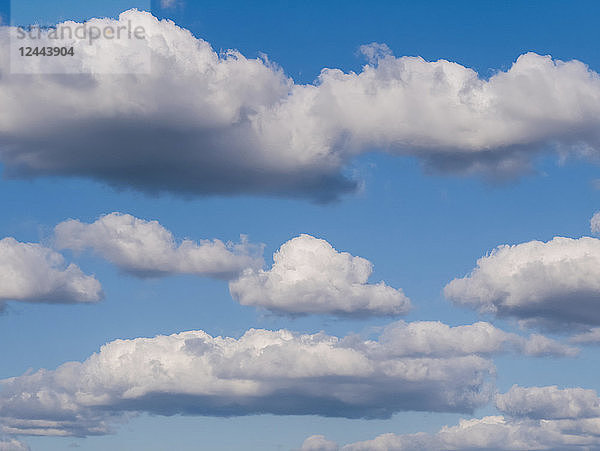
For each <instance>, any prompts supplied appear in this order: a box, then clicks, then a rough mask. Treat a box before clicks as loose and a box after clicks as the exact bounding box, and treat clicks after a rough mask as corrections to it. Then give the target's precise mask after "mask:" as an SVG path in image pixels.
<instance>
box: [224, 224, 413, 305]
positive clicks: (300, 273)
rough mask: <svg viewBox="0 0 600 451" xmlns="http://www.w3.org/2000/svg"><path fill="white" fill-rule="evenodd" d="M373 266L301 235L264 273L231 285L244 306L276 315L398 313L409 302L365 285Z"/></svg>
mask: <svg viewBox="0 0 600 451" xmlns="http://www.w3.org/2000/svg"><path fill="white" fill-rule="evenodd" d="M372 271H373V265H372V264H371V263H370V262H369V261H368V260H366V259H364V258H362V257H355V256H352V255H350V254H349V253H347V252H338V251H336V250H335V249H334V248H333V247H332V246H331V244H329V243H328V242H327V241H325V240H322V239H318V238H315V237H312V236H310V235H300V236H299V237H296V238H293V239H291V240H289V241H288V242H286V243H284V244H283V245H282V246H281V248H280V249H279V250H278V251H277V252H276V253H275V254H274V255H273V266H272V268H271V269H269V270H267V271H265V270H262V269H251V268H249V269H247V270H246V271H244V273H243V274H242V275H241V277H240V278H239V279H237V280H232V281H231V282H230V283H229V289H230V291H231V294H232V296H233V297H234V298H235V299H237V300H238V301H239V302H240V303H241V304H243V305H253V306H257V307H263V308H267V309H270V310H272V311H275V312H279V313H290V314H309V313H330V314H339V315H357V316H361V315H362V316H366V315H399V314H403V313H407V312H408V310H409V308H410V300H409V299H408V298H407V297H406V296H405V295H404V293H403V292H402V290H400V289H395V288H392V287H390V286H388V285H386V284H385V283H384V282H379V283H377V284H369V283H367V280H368V278H369V276H370V275H371V273H372Z"/></svg>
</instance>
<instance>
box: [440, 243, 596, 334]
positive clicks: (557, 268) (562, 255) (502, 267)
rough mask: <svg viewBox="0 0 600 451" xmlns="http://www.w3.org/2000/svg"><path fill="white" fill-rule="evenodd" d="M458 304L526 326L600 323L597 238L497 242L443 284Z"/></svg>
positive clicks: (564, 325)
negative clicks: (458, 275) (460, 275)
mask: <svg viewBox="0 0 600 451" xmlns="http://www.w3.org/2000/svg"><path fill="white" fill-rule="evenodd" d="M444 294H445V295H446V297H447V298H449V299H451V300H452V301H453V302H455V303H456V304H459V305H463V306H468V307H472V308H476V309H477V310H479V311H480V312H490V313H494V314H497V315H499V316H513V317H517V318H520V319H522V320H525V321H524V323H525V324H526V325H527V324H529V325H544V326H547V327H566V326H568V325H579V326H581V327H588V326H589V325H597V324H600V240H598V239H595V238H591V237H582V238H579V239H571V238H561V237H556V238H554V239H553V240H551V241H548V242H540V241H530V242H527V243H522V244H518V245H514V246H507V245H504V246H500V247H498V248H496V249H495V250H494V251H492V252H491V253H490V254H489V255H486V256H485V257H482V258H480V259H479V260H478V261H477V267H476V268H475V269H474V270H473V271H472V272H471V273H470V274H469V275H468V276H466V277H464V278H462V279H454V280H453V281H451V282H450V283H449V284H448V285H446V287H445V288H444Z"/></svg>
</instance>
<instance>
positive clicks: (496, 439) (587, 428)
mask: <svg viewBox="0 0 600 451" xmlns="http://www.w3.org/2000/svg"><path fill="white" fill-rule="evenodd" d="M496 404H497V406H498V408H499V409H500V410H501V411H503V412H504V413H506V414H508V416H502V415H498V416H488V417H484V418H481V419H470V420H460V422H459V424H458V425H456V426H450V427H448V426H444V427H443V428H442V429H441V430H440V431H439V432H437V433H435V434H426V433H416V434H403V435H397V434H383V435H380V436H378V437H376V438H375V439H373V440H368V441H364V442H356V443H351V444H348V445H345V446H339V445H338V444H336V443H335V442H332V441H329V440H327V439H326V438H325V437H323V436H321V435H315V436H312V437H309V438H307V439H306V440H305V442H304V444H303V445H302V448H301V450H302V451H340V450H341V451H361V450H364V451H377V450H381V451H384V450H385V451H388V450H398V451H400V450H436V451H441V450H448V451H449V450H457V449H461V450H467V449H470V450H481V449H493V450H523V451H525V450H559V449H560V450H590V449H600V416H599V414H600V400H599V399H598V397H597V395H596V392H595V391H593V390H584V389H582V388H569V389H563V390H561V389H558V388H557V387H530V388H523V387H518V386H514V387H512V388H511V389H510V390H509V391H508V392H507V393H505V394H501V395H498V396H497V398H496Z"/></svg>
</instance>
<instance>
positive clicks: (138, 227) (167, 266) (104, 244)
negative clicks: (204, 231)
mask: <svg viewBox="0 0 600 451" xmlns="http://www.w3.org/2000/svg"><path fill="white" fill-rule="evenodd" d="M54 237H55V245H56V247H57V248H59V249H71V250H75V251H82V250H84V249H93V250H94V251H95V252H96V253H98V254H99V255H101V256H102V257H104V258H106V259H107V260H108V261H110V262H112V263H114V264H115V265H117V266H118V267H119V268H120V269H122V270H124V271H127V272H129V273H132V274H135V275H138V276H158V275H166V274H174V273H187V274H197V275H203V276H212V277H219V278H224V279H229V278H232V277H234V276H236V275H237V274H239V273H240V272H241V271H242V270H243V269H244V268H248V267H250V268H251V267H260V266H261V265H262V264H263V260H262V257H261V254H262V249H263V248H262V245H255V244H250V243H248V242H247V241H246V240H245V239H243V240H242V242H241V243H239V244H233V243H227V244H225V243H223V242H222V241H219V240H212V241H211V240H202V241H201V242H200V243H199V244H198V243H196V242H194V241H191V240H183V241H182V242H181V243H179V244H177V243H176V242H175V239H174V238H173V235H172V234H171V232H169V231H168V230H167V229H165V228H164V227H163V226H161V225H160V224H159V223H158V222H157V221H145V220H143V219H138V218H135V217H133V216H131V215H128V214H121V213H111V214H109V215H105V216H102V217H101V218H100V219H98V220H97V221H95V222H93V223H91V224H85V223H82V222H80V221H78V220H73V219H71V220H68V221H64V222H61V223H60V224H58V225H57V226H56V227H55V229H54Z"/></svg>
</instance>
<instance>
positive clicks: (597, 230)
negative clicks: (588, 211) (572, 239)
mask: <svg viewBox="0 0 600 451" xmlns="http://www.w3.org/2000/svg"><path fill="white" fill-rule="evenodd" d="M590 230H591V231H592V233H593V234H594V235H600V211H597V212H596V213H594V216H592V219H590Z"/></svg>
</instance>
